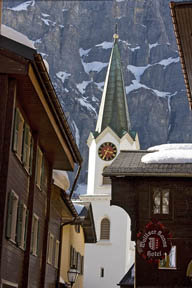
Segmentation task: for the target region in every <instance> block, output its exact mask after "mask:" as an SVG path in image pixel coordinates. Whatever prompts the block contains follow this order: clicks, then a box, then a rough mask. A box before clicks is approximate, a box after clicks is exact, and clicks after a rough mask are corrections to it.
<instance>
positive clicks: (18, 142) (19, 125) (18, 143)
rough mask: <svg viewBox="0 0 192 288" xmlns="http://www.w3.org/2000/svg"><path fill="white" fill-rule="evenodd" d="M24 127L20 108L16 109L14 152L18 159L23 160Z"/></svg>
mask: <svg viewBox="0 0 192 288" xmlns="http://www.w3.org/2000/svg"><path fill="white" fill-rule="evenodd" d="M23 126H24V118H23V116H22V115H21V112H20V111H19V108H16V109H15V122H14V134H13V151H14V152H15V153H16V155H17V157H18V158H19V159H20V160H21V156H22V144H23Z"/></svg>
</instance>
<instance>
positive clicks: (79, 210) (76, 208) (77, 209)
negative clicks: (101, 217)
mask: <svg viewBox="0 0 192 288" xmlns="http://www.w3.org/2000/svg"><path fill="white" fill-rule="evenodd" d="M73 205H74V206H75V210H76V211H77V213H78V215H79V214H80V213H81V211H82V210H83V208H84V207H85V206H84V205H81V204H77V203H74V202H73Z"/></svg>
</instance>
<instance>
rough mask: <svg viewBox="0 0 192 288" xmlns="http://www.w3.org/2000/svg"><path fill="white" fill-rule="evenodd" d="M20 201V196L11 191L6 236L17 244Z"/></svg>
mask: <svg viewBox="0 0 192 288" xmlns="http://www.w3.org/2000/svg"><path fill="white" fill-rule="evenodd" d="M18 201H19V197H18V195H17V194H16V193H15V192H14V191H13V190H11V191H10V193H9V195H8V207H7V227H6V236H7V238H9V239H10V240H11V241H13V242H14V243H16V228H17V213H18Z"/></svg>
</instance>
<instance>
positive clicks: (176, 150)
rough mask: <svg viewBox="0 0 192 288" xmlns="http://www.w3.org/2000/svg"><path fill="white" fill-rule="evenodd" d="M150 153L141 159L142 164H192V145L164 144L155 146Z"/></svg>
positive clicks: (150, 149)
mask: <svg viewBox="0 0 192 288" xmlns="http://www.w3.org/2000/svg"><path fill="white" fill-rule="evenodd" d="M148 151H154V152H152V153H148V154H146V155H144V156H143V157H142V158H141V162H143V163H146V164H149V163H157V164H158V163H172V164H177V163H192V144H188V143H186V144H184V143H182V144H162V145H158V146H153V147H150V148H149V149H148Z"/></svg>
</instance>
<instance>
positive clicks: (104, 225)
mask: <svg viewBox="0 0 192 288" xmlns="http://www.w3.org/2000/svg"><path fill="white" fill-rule="evenodd" d="M109 239H110V220H109V219H108V218H103V219H102V220H101V227H100V240H109Z"/></svg>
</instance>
